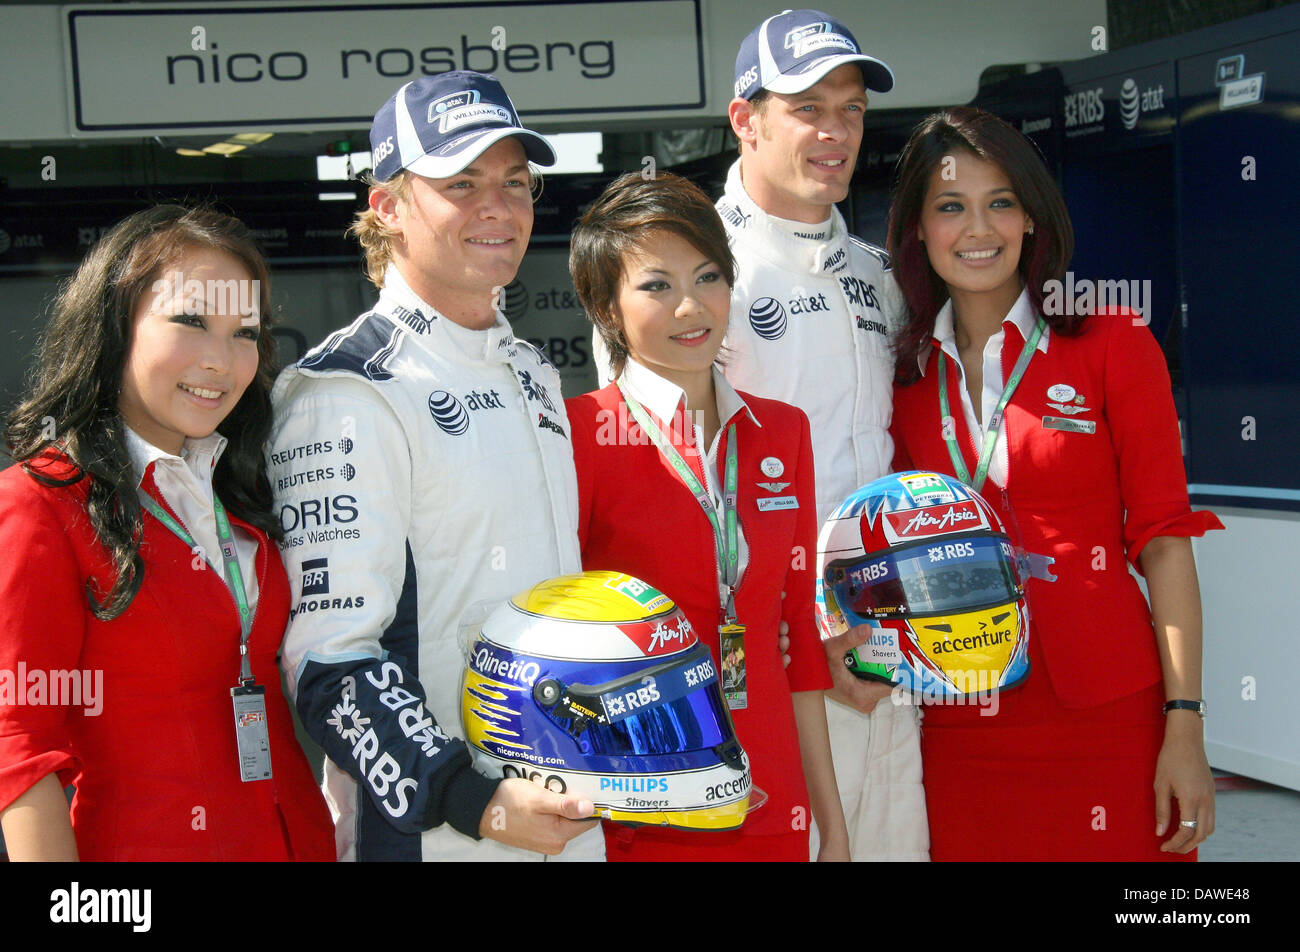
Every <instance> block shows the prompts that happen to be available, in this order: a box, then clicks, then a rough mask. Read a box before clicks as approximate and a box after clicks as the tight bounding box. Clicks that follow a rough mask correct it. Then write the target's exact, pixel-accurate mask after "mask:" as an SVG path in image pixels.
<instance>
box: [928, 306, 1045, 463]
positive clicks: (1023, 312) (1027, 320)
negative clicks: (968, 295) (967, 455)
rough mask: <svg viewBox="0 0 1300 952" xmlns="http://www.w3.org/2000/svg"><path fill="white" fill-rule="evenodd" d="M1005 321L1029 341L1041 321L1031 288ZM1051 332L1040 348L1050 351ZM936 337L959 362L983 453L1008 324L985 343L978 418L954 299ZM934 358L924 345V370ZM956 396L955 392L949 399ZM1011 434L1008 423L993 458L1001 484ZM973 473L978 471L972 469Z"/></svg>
mask: <svg viewBox="0 0 1300 952" xmlns="http://www.w3.org/2000/svg"><path fill="white" fill-rule="evenodd" d="M1002 323H1003V324H1004V325H1005V324H1008V323H1011V324H1014V325H1015V326H1016V327H1017V328H1018V329H1019V330H1020V334H1021V336H1022V337H1023V338H1024V339H1025V340H1026V341H1027V340H1029V337H1030V335H1031V334H1033V332H1034V325H1035V324H1036V323H1038V315H1037V314H1035V313H1034V306H1033V304H1032V303H1031V302H1030V300H1029V291H1028V289H1022V290H1021V291H1020V296H1019V297H1018V298H1016V302H1015V303H1014V304H1012V305H1011V310H1010V311H1008V312H1007V316H1006V317H1004V318H1003V319H1002ZM1050 335H1051V332H1050V330H1044V331H1043V336H1042V337H1040V338H1039V339H1038V350H1039V352H1040V353H1044V354H1046V353H1047V342H1048V337H1049V336H1050ZM934 338H935V340H937V341H938V342H939V346H940V348H941V349H942V350H943V352H944V353H945V354H947V355H948V358H949V359H950V360H951V361H952V362H953V363H955V364H956V365H957V379H958V380H959V381H960V386H959V387H958V388H957V389H958V391H959V392H960V394H961V409H962V413H964V414H965V416H966V425H967V427H969V428H970V432H971V435H972V436H974V438H975V455H976V457H978V456H979V451H980V450H981V449H982V448H983V446H984V439H985V436H986V434H987V432H988V431H987V425H988V422H989V420H990V419H992V417H993V412H994V411H995V410H996V409H997V407H998V401H999V400H1001V399H1002V386H1003V382H1002V342H1003V341H1004V340H1005V339H1006V328H1005V327H1003V329H1002V330H999V331H998V332H997V333H996V334H994V335H992V336H991V337H990V338H989V339H988V340H987V341H986V342H985V344H984V356H983V365H984V374H983V377H984V379H983V384H982V386H981V389H980V418H979V419H976V418H975V407H974V405H973V404H972V403H971V399H970V391H969V390H967V388H966V368H965V367H963V366H962V362H961V355H960V354H959V353H958V352H957V332H956V327H955V326H954V324H953V316H952V299H951V298H949V299H948V302H947V303H946V304H944V306H943V307H942V308H940V309H939V313H938V314H937V315H936V316H935V319H934ZM929 359H930V352H929V350H928V349H923V350H922V351H921V354H920V355H919V357H918V362H919V363H920V365H921V373H923V374H924V373H925V365H926V363H927V362H928V361H929ZM951 399H952V396H951V394H950V395H949V400H951ZM1007 467H1008V462H1007V434H1006V427H1003V428H1002V432H1000V433H999V434H998V440H997V442H996V443H995V444H993V458H992V460H990V461H989V472H988V478H989V479H990V480H992V481H993V482H994V483H995V484H997V485H998V486H1005V485H1006V484H1007ZM971 475H972V476H973V475H974V473H973V472H972V474H971Z"/></svg>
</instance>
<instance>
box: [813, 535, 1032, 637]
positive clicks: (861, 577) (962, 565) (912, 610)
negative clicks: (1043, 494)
mask: <svg viewBox="0 0 1300 952" xmlns="http://www.w3.org/2000/svg"><path fill="white" fill-rule="evenodd" d="M826 581H827V583H828V584H829V585H830V586H831V590H832V591H833V592H834V594H835V602H836V604H837V605H838V606H839V608H840V610H841V611H843V612H844V613H845V614H846V615H848V616H855V617H856V618H859V619H862V618H885V617H890V616H896V615H943V614H959V613H961V612H965V611H970V610H972V609H977V608H984V607H987V606H990V605H1005V604H1006V603H1007V602H1013V601H1016V600H1017V599H1019V598H1022V597H1024V592H1023V590H1022V589H1021V587H1020V583H1019V581H1018V579H1017V575H1016V567H1015V556H1014V554H1013V551H1012V548H1011V543H1010V542H1009V541H1007V539H1006V537H1005V536H1002V535H988V534H985V535H978V536H966V537H964V538H963V537H960V536H957V537H954V536H943V537H941V538H940V539H938V540H934V541H927V542H917V543H913V544H911V545H907V546H900V547H899V548H897V549H893V550H891V551H889V552H877V553H875V554H873V555H868V556H865V557H863V558H859V559H854V560H852V561H845V562H833V563H832V564H831V565H830V566H829V567H828V568H827V569H826Z"/></svg>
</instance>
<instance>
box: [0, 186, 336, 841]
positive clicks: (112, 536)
mask: <svg viewBox="0 0 1300 952" xmlns="http://www.w3.org/2000/svg"><path fill="white" fill-rule="evenodd" d="M269 318H270V294H269V287H268V274H267V269H266V262H265V261H264V260H263V258H262V256H261V253H260V252H259V251H258V250H257V247H256V245H255V244H254V243H253V240H252V238H251V236H250V235H249V233H248V231H247V229H245V228H244V226H243V225H242V224H240V223H239V222H238V221H236V220H235V219H233V218H229V217H227V216H225V215H220V214H217V213H214V212H208V211H199V210H187V209H184V208H180V207H177V206H161V207H158V208H152V209H149V210H147V211H143V212H139V213H137V214H135V215H132V216H131V217H130V218H128V219H126V220H125V221H123V222H122V223H120V224H119V225H117V226H116V227H115V228H114V229H113V230H112V231H110V232H109V233H108V234H106V235H105V236H104V237H103V238H102V239H101V240H100V242H99V243H98V244H97V245H96V246H95V248H94V249H92V250H91V252H90V253H89V255H88V256H87V257H86V260H85V261H84V262H83V263H82V265H81V267H80V268H79V269H78V271H77V273H76V275H75V276H74V277H73V278H72V279H71V280H70V281H69V282H68V284H67V285H66V286H65V287H64V289H63V291H62V293H61V295H60V297H59V300H58V303H57V305H56V309H55V314H54V317H53V320H52V321H51V323H50V326H49V328H48V330H47V331H46V334H45V337H44V339H43V341H42V346H41V352H40V356H39V360H38V366H37V370H36V373H35V375H34V377H33V380H34V385H33V389H32V392H31V394H30V395H29V396H28V397H27V398H26V399H25V400H24V402H23V403H22V404H21V405H20V406H19V407H18V409H17V410H16V411H14V413H13V414H12V416H11V417H10V419H9V423H8V428H7V431H6V442H7V444H8V446H9V450H10V453H11V454H12V456H13V457H14V459H15V460H16V461H17V462H18V464H19V465H16V466H12V467H10V468H9V469H7V470H5V471H4V472H3V473H2V474H0V552H3V553H4V559H3V561H2V562H0V824H3V830H4V836H5V841H6V844H7V847H8V850H9V854H10V857H11V858H12V859H15V860H21V859H59V860H72V859H77V858H80V859H83V860H329V859H333V858H334V849H333V835H332V825H331V823H330V819H329V815H328V811H327V809H326V807H325V803H324V800H323V798H322V796H321V794H320V791H319V790H318V789H317V787H316V783H315V780H314V779H313V777H312V775H311V770H310V768H309V766H308V764H307V761H306V759H305V757H304V756H303V754H302V751H301V749H300V748H299V747H298V744H297V742H296V740H295V739H294V734H293V723H292V721H291V719H290V716H289V709H288V707H287V705H286V704H285V703H284V699H283V697H282V696H281V693H280V675H279V672H278V669H277V667H276V660H275V659H276V652H277V651H278V649H279V646H280V640H281V637H282V636H283V633H284V627H285V623H286V621H287V619H288V608H289V585H288V579H287V578H286V576H285V572H284V567H283V565H282V564H281V561H280V554H279V552H278V551H277V549H276V548H275V546H274V544H273V542H272V539H273V538H275V537H278V536H279V534H280V532H279V525H278V523H277V522H276V520H275V518H274V517H273V516H272V515H271V512H270V509H271V487H270V485H269V484H268V482H267V477H266V464H265V460H264V458H263V455H262V447H263V443H264V442H265V440H266V436H267V433H268V431H269V429H270V423H271V406H270V384H271V369H272V360H273V355H274V345H273V343H272V341H271V335H270V332H269ZM6 675H8V677H7V678H6ZM6 681H7V684H6ZM56 686H57V689H56ZM6 688H8V691H6ZM69 783H70V784H73V785H75V786H76V788H77V792H76V796H75V797H74V799H73V801H72V810H71V816H69V810H68V803H67V801H66V799H65V798H64V793H63V787H64V785H65V784H69Z"/></svg>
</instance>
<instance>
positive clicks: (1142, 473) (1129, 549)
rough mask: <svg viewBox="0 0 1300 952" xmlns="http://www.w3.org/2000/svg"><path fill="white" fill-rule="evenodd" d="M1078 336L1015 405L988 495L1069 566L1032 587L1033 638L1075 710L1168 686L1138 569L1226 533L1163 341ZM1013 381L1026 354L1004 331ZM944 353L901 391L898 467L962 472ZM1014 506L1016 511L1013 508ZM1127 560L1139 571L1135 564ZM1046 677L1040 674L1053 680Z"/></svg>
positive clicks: (1017, 338)
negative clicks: (1054, 394)
mask: <svg viewBox="0 0 1300 952" xmlns="http://www.w3.org/2000/svg"><path fill="white" fill-rule="evenodd" d="M1084 326H1085V330H1084V332H1083V333H1082V334H1081V335H1079V336H1077V337H1063V336H1061V335H1058V334H1052V335H1051V336H1050V337H1049V340H1048V347H1047V353H1046V354H1041V353H1040V354H1035V355H1034V358H1033V360H1032V361H1030V364H1029V369H1028V370H1027V371H1026V372H1025V375H1024V377H1023V378H1022V379H1021V381H1020V386H1019V387H1018V388H1017V390H1016V392H1015V395H1014V396H1013V397H1012V399H1011V402H1010V403H1009V404H1008V405H1007V410H1006V420H1005V423H1004V426H1005V430H1006V438H1007V461H1008V477H1007V486H1006V492H1005V494H1004V493H1003V492H1002V491H1001V490H1000V489H999V488H998V486H997V485H996V484H995V483H993V482H992V480H989V481H988V482H986V483H985V484H984V490H983V493H982V495H983V496H984V498H985V499H987V500H988V501H989V502H990V503H992V504H993V506H994V507H995V508H996V509H997V510H998V512H999V515H1001V517H1002V520H1003V523H1004V525H1006V527H1007V530H1008V531H1009V532H1010V533H1011V535H1012V537H1013V538H1015V537H1016V535H1017V529H1016V526H1017V525H1018V528H1019V535H1020V537H1021V540H1020V541H1021V544H1023V545H1024V546H1025V547H1026V548H1028V549H1029V550H1030V551H1031V552H1037V553H1040V554H1043V555H1049V556H1052V557H1054V558H1055V559H1056V563H1055V565H1054V566H1052V570H1053V571H1054V572H1055V574H1056V576H1057V581H1055V582H1044V581H1040V580H1038V579H1034V580H1032V581H1030V583H1029V586H1028V597H1029V609H1030V613H1031V638H1033V639H1036V641H1037V644H1038V648H1039V649H1040V650H1041V652H1042V657H1043V658H1044V660H1045V662H1046V667H1047V672H1046V674H1047V676H1048V677H1050V678H1051V684H1052V688H1053V689H1054V690H1055V691H1056V695H1057V697H1059V698H1060V699H1061V702H1062V703H1063V704H1064V705H1065V706H1067V707H1076V708H1079V707H1091V706H1094V705H1099V704H1104V703H1106V702H1108V701H1112V700H1115V699H1117V698H1121V697H1125V696H1127V695H1129V694H1132V693H1133V692H1135V691H1138V690H1140V689H1142V688H1145V687H1149V686H1150V685H1152V684H1154V683H1156V682H1157V681H1159V680H1160V678H1161V676H1162V675H1161V668H1160V657H1159V654H1158V652H1157V649H1156V642H1155V633H1154V630H1153V628H1152V626H1151V613H1150V610H1149V609H1148V607H1147V603H1146V600H1145V599H1144V598H1143V597H1142V592H1141V590H1140V589H1139V588H1138V585H1137V582H1136V581H1135V580H1134V579H1133V578H1132V576H1130V574H1129V571H1128V563H1130V562H1131V563H1132V564H1133V565H1134V566H1135V567H1136V566H1137V565H1138V556H1139V555H1140V554H1141V552H1142V548H1143V546H1145V545H1146V544H1147V543H1148V542H1149V541H1150V540H1151V539H1153V538H1154V537H1156V536H1161V535H1165V536H1199V535H1203V534H1204V533H1205V532H1206V531H1208V530H1210V529H1222V528H1223V525H1222V523H1220V522H1219V520H1218V519H1217V518H1216V517H1215V516H1214V514H1213V513H1210V512H1192V511H1191V508H1190V506H1189V505H1188V499H1187V475H1186V473H1185V471H1184V469H1183V459H1182V449H1181V446H1180V444H1179V435H1178V417H1177V414H1176V412H1175V410H1174V403H1173V398H1172V396H1171V395H1170V384H1169V372H1168V370H1167V369H1166V367H1165V360H1164V356H1163V354H1161V352H1160V348H1159V347H1158V346H1157V345H1156V342H1155V339H1154V338H1153V337H1152V336H1151V332H1150V331H1149V330H1148V329H1147V328H1146V327H1145V326H1142V325H1141V324H1140V323H1139V324H1138V325H1137V326H1134V323H1133V318H1132V316H1131V315H1129V314H1113V315H1099V316H1097V317H1093V318H1089V319H1088V320H1087V322H1086V324H1085V325H1084ZM1003 328H1004V329H1005V332H1006V340H1005V343H1004V344H1003V347H1002V374H1003V380H1006V379H1007V378H1008V377H1009V376H1010V375H1011V369H1012V367H1013V366H1014V364H1015V362H1016V360H1017V359H1018V358H1019V357H1020V352H1021V350H1022V349H1023V348H1024V344H1025V341H1024V338H1023V337H1022V336H1021V334H1020V330H1019V328H1018V327H1017V326H1016V325H1015V324H1013V323H1004V324H1003ZM938 353H939V351H938V343H937V342H936V343H935V345H934V347H933V348H932V349H931V351H930V355H929V359H928V363H927V364H926V369H925V376H924V377H923V378H922V379H921V380H920V381H919V382H917V383H915V384H912V385H910V386H905V387H896V388H895V390H894V420H893V424H892V426H891V428H890V429H891V432H892V433H893V436H894V447H895V456H894V468H895V470H906V469H928V470H934V471H936V472H941V473H948V474H952V472H953V465H952V462H951V460H950V458H949V456H948V448H947V443H946V442H945V441H944V439H943V435H942V427H941V424H940V413H939V389H938V383H937V379H938V378H937V374H938V367H937V362H938ZM1057 384H1067V385H1069V386H1070V387H1073V388H1074V389H1075V391H1077V393H1078V394H1079V395H1082V397H1083V402H1082V403H1074V402H1073V401H1072V402H1071V403H1069V404H1068V406H1070V407H1071V408H1072V409H1077V408H1078V407H1084V408H1086V409H1081V410H1077V412H1075V413H1068V412H1066V411H1062V410H1061V409H1059V408H1056V407H1052V406H1050V405H1049V403H1050V402H1057V401H1053V400H1052V398H1051V397H1050V396H1049V395H1048V392H1047V391H1048V389H1049V388H1051V387H1053V386H1054V385H1057ZM960 386H961V383H960V382H959V378H958V374H957V367H956V364H955V362H954V361H952V360H949V361H948V394H949V401H948V402H949V407H950V408H953V413H952V416H953V420H954V424H955V433H956V440H957V443H958V445H959V446H960V447H961V449H962V452H963V457H964V459H965V461H966V467H967V469H968V471H969V472H970V473H972V474H973V473H974V472H975V466H976V462H977V461H978V452H977V450H976V444H975V440H974V438H973V437H972V435H971V432H970V429H969V427H967V425H966V418H965V414H964V413H962V412H961V410H960V399H961V394H960V391H959V390H958V388H959V387H960ZM1047 416H1053V417H1058V418H1068V419H1071V420H1079V421H1090V422H1093V423H1095V424H1096V432H1095V433H1092V434H1087V433H1075V432H1067V431H1064V430H1059V429H1048V428H1045V427H1044V426H1043V418H1044V417H1047ZM1008 502H1009V503H1010V506H1008ZM1126 559H1127V562H1126ZM1043 676H1044V675H1043V673H1042V672H1035V673H1033V674H1031V675H1030V677H1043Z"/></svg>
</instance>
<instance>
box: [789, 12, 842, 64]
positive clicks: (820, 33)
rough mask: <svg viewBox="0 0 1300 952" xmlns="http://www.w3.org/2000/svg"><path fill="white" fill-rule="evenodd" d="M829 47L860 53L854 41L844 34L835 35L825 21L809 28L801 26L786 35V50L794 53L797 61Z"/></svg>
mask: <svg viewBox="0 0 1300 952" xmlns="http://www.w3.org/2000/svg"><path fill="white" fill-rule="evenodd" d="M828 46H833V47H836V48H838V49H842V50H847V51H848V52H850V53H856V52H857V51H858V48H857V47H856V46H854V45H853V41H852V40H850V39H849V38H848V37H847V36H844V35H843V34H840V33H835V32H834V31H833V30H832V29H831V25H830V24H829V23H827V22H826V21H825V20H823V21H821V22H820V23H813V24H810V25H809V26H801V27H799V29H797V30H791V31H790V32H789V33H787V34H786V35H785V48H786V49H787V50H793V51H794V57H795V59H798V58H800V57H801V56H806V55H808V54H809V53H812V52H814V51H815V50H823V49H825V48H826V47H828Z"/></svg>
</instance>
